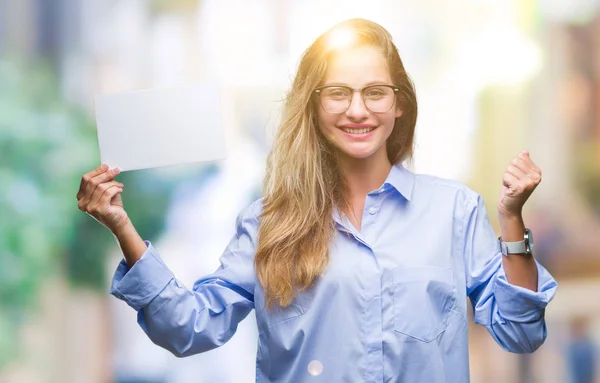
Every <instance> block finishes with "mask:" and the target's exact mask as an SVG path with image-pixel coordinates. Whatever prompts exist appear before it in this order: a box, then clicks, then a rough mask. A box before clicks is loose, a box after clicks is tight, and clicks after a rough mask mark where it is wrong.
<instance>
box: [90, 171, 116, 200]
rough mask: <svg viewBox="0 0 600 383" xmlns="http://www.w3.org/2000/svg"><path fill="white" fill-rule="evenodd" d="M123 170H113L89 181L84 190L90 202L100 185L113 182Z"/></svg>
mask: <svg viewBox="0 0 600 383" xmlns="http://www.w3.org/2000/svg"><path fill="white" fill-rule="evenodd" d="M120 171H121V169H119V168H114V169H112V170H108V171H106V172H104V173H101V174H98V175H96V176H95V177H93V178H92V179H91V180H89V181H88V183H87V185H86V186H85V188H84V197H87V199H89V200H90V201H91V200H92V195H93V194H94V193H95V191H96V188H97V187H98V185H100V184H103V183H105V182H110V181H112V180H113V179H114V178H115V177H116V175H117V174H119V172H120Z"/></svg>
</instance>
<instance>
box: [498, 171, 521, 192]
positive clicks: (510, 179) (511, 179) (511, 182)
mask: <svg viewBox="0 0 600 383" xmlns="http://www.w3.org/2000/svg"><path fill="white" fill-rule="evenodd" d="M518 184H519V180H518V179H517V177H515V176H514V175H513V174H511V173H508V172H506V173H504V175H503V176H502V185H503V186H504V187H506V188H508V189H509V190H510V191H511V192H516V191H517V185H518ZM509 194H512V193H509Z"/></svg>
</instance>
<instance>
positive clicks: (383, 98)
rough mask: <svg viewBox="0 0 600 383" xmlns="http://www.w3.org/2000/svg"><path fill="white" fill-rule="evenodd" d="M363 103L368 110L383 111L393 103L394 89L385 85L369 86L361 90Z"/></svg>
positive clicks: (388, 108) (390, 107)
mask: <svg viewBox="0 0 600 383" xmlns="http://www.w3.org/2000/svg"><path fill="white" fill-rule="evenodd" d="M363 98H364V100H365V105H366V106H367V108H369V110H370V111H372V112H375V113H383V112H387V111H388V110H390V109H392V106H393V105H394V99H395V94H394V90H393V89H392V88H390V87H387V86H370V87H368V88H365V89H364V90H363Z"/></svg>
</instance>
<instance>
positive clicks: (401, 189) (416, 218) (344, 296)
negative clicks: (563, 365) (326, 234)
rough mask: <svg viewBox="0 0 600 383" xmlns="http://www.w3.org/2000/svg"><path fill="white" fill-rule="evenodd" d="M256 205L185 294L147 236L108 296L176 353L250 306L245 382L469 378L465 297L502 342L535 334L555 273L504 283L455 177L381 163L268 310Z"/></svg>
mask: <svg viewBox="0 0 600 383" xmlns="http://www.w3.org/2000/svg"><path fill="white" fill-rule="evenodd" d="M260 212H261V200H257V201H255V202H254V203H252V204H251V205H250V206H249V207H247V208H246V209H244V210H242V211H241V212H240V214H239V216H238V219H237V229H236V233H235V235H234V236H233V238H232V239H231V241H230V243H229V244H228V246H227V248H226V249H225V251H224V253H223V255H222V257H221V266H220V267H219V269H218V270H216V271H215V272H214V273H213V274H210V275H207V276H205V277H202V278H201V279H199V280H198V281H197V282H196V283H195V284H194V287H193V289H192V290H189V289H187V288H186V287H185V286H183V285H182V284H181V283H180V282H179V281H178V280H177V279H176V278H175V276H174V275H173V273H172V272H171V271H170V270H169V268H168V267H167V266H166V265H165V264H164V262H163V261H162V260H161V258H160V257H159V255H158V253H157V251H156V250H155V249H154V247H153V246H152V244H151V243H150V242H146V244H147V246H148V249H147V250H146V252H145V253H144V254H143V256H142V257H141V259H140V260H139V261H138V262H137V263H136V264H135V265H134V266H133V267H132V268H131V269H128V268H127V265H126V263H125V262H124V261H122V262H121V263H120V264H119V266H118V268H117V270H116V273H115V275H114V279H113V283H112V287H111V294H113V295H115V296H116V297H118V298H120V299H122V300H124V301H125V302H127V303H128V304H129V305H130V306H131V307H133V308H134V309H135V310H138V323H139V324H140V326H141V327H142V329H143V330H144V331H145V332H146V333H147V334H148V336H149V337H150V338H151V339H152V341H153V342H154V343H156V344H158V345H160V346H162V347H164V348H166V349H168V350H170V351H171V352H172V353H173V354H175V355H177V356H187V355H192V354H195V353H199V352H204V351H208V350H210V349H213V348H215V347H219V346H220V345H222V344H224V343H225V342H227V340H228V339H230V338H231V337H232V336H233V334H234V333H235V331H236V328H237V325H238V323H239V322H240V321H241V320H242V319H244V318H245V317H246V316H247V315H248V313H249V312H250V311H251V310H252V309H255V310H256V318H257V325H258V332H259V336H258V348H257V357H256V381H257V382H294V383H296V382H328V383H329V382H359V381H360V382H363V381H364V382H402V383H413V382H415V383H416V382H419V383H431V382H436V383H437V382H449V383H450V382H451V383H464V382H468V381H469V365H468V362H469V358H468V349H467V346H468V342H467V300H466V297H467V296H468V297H469V298H470V300H471V303H472V305H473V309H474V318H475V322H476V323H479V324H481V325H483V326H485V327H486V328H487V329H488V331H489V333H490V334H491V335H492V337H494V339H495V340H496V341H497V342H498V344H499V345H500V346H501V347H502V348H504V349H505V350H508V351H512V352H517V353H527V352H533V351H535V350H536V349H537V348H538V347H539V346H540V345H541V344H542V343H543V342H544V340H545V338H546V325H545V321H544V308H545V307H546V305H547V304H548V302H549V301H550V300H551V299H552V297H553V296H554V294H555V292H556V288H557V283H556V281H555V280H554V279H553V278H552V276H551V275H550V274H549V273H548V272H547V271H546V270H545V269H544V268H543V267H542V266H541V265H539V264H538V265H537V267H538V280H539V284H538V289H537V292H533V291H531V290H528V289H525V288H522V287H518V286H514V285H511V284H510V283H509V282H508V281H507V279H506V275H505V273H504V269H503V267H502V254H501V253H500V251H499V244H498V239H497V236H496V234H495V233H494V231H493V229H492V226H491V225H490V222H489V220H488V216H487V213H486V210H485V207H484V204H483V200H482V198H481V197H480V196H479V195H478V194H477V193H475V192H474V191H472V190H471V189H469V188H467V187H466V186H464V185H462V184H461V183H459V182H455V181H450V180H445V179H441V178H437V177H433V176H428V175H417V174H414V173H412V172H410V171H409V170H407V169H405V168H404V167H402V166H401V165H396V166H393V167H392V169H391V171H390V173H389V175H388V177H387V179H386V181H385V183H384V184H383V185H382V186H381V187H380V188H379V189H378V190H375V191H373V192H371V193H369V194H368V195H367V197H366V202H365V208H364V211H363V217H362V228H361V231H360V232H358V231H357V230H356V229H355V228H354V227H353V225H351V224H350V223H349V221H348V220H347V219H346V218H344V216H343V215H341V214H339V212H337V211H336V212H335V213H334V219H335V222H336V225H337V230H336V232H335V234H334V237H333V240H332V242H331V245H330V262H329V265H328V266H327V268H326V270H325V272H324V274H323V275H322V277H321V278H320V279H318V280H317V281H316V283H315V285H314V287H313V288H311V289H309V290H307V291H304V292H300V293H299V294H298V296H297V297H296V298H295V300H294V301H293V303H292V304H291V305H290V306H288V307H285V308H276V309H273V310H272V311H266V310H265V307H264V292H263V290H262V287H261V286H260V283H258V281H257V278H256V273H255V271H254V266H253V257H254V253H255V249H256V245H257V230H258V225H259V221H258V216H259V214H260ZM233 363H235V362H233Z"/></svg>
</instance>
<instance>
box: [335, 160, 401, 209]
mask: <svg viewBox="0 0 600 383" xmlns="http://www.w3.org/2000/svg"><path fill="white" fill-rule="evenodd" d="M338 160H339V161H338V165H339V168H340V171H341V172H342V174H344V177H345V178H346V182H347V187H348V192H349V193H350V195H349V196H348V197H349V198H350V200H352V199H354V198H359V199H364V197H365V196H366V195H367V194H369V193H370V192H372V191H373V190H377V189H378V188H379V187H380V186H381V185H382V184H383V182H384V181H385V180H386V178H387V176H388V175H389V174H390V170H391V168H392V164H391V163H390V161H389V160H388V158H387V154H386V153H385V151H383V150H380V151H379V152H378V153H375V154H374V155H373V156H371V157H369V158H352V157H343V158H339V159H338Z"/></svg>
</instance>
